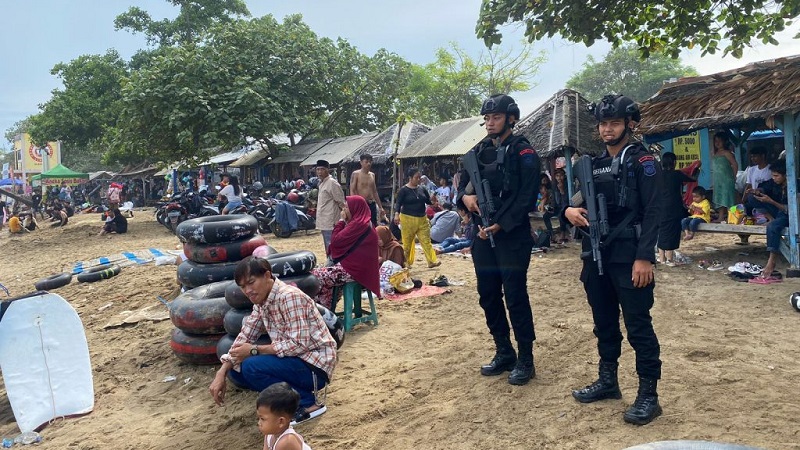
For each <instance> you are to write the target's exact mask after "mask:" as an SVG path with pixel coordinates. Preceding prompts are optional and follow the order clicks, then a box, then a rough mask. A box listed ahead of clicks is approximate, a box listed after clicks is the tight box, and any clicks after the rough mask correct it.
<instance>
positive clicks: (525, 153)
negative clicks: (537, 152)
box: [519, 148, 534, 156]
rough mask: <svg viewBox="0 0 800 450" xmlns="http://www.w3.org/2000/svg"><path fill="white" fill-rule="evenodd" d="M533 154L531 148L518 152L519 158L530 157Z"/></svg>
mask: <svg viewBox="0 0 800 450" xmlns="http://www.w3.org/2000/svg"><path fill="white" fill-rule="evenodd" d="M533 153H534V151H533V149H532V148H525V149H522V150H520V152H519V156H524V155H532V154H533Z"/></svg>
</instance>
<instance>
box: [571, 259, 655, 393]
mask: <svg viewBox="0 0 800 450" xmlns="http://www.w3.org/2000/svg"><path fill="white" fill-rule="evenodd" d="M632 270H633V263H630V264H609V263H604V264H603V275H602V276H601V275H599V274H598V273H597V264H596V263H595V262H594V261H592V260H591V259H584V260H583V271H582V272H581V281H582V282H583V288H584V290H586V297H587V298H588V300H589V306H591V307H592V316H593V317H594V335H595V336H597V352H598V353H599V354H600V359H601V360H602V361H608V362H616V361H617V360H618V359H619V356H620V354H621V353H622V332H621V331H620V327H619V313H620V309H621V310H622V318H623V321H624V322H625V329H626V330H627V331H628V342H630V344H631V347H633V350H634V351H635V352H636V373H638V374H639V376H640V377H643V378H651V379H659V378H661V359H660V353H661V347H660V346H659V344H658V338H657V337H656V333H655V330H653V319H652V317H651V316H650V308H652V307H653V301H654V300H653V288H654V287H655V283H650V285H649V286H647V287H643V288H635V287H633V282H632V281H631V273H632Z"/></svg>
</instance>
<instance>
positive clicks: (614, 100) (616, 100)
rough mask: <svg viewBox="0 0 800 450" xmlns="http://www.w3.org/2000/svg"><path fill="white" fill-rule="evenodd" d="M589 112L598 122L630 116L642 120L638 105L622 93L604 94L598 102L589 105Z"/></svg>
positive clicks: (634, 119)
mask: <svg viewBox="0 0 800 450" xmlns="http://www.w3.org/2000/svg"><path fill="white" fill-rule="evenodd" d="M589 112H591V113H592V114H593V115H594V118H595V119H597V121H598V122H602V121H604V120H610V119H627V118H630V119H631V120H633V121H635V122H639V121H641V120H642V115H641V114H640V112H639V105H637V104H636V102H635V101H633V100H632V99H631V98H630V97H626V96H624V95H606V96H605V97H603V99H602V100H600V103H599V104H597V103H592V104H591V105H589Z"/></svg>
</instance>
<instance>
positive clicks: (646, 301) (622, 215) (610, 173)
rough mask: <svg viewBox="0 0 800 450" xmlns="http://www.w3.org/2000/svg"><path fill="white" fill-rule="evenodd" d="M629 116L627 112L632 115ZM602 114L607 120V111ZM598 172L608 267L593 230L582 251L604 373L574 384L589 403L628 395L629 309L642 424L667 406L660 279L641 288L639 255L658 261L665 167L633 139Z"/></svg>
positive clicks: (599, 162)
mask: <svg viewBox="0 0 800 450" xmlns="http://www.w3.org/2000/svg"><path fill="white" fill-rule="evenodd" d="M619 98H622V99H627V98H626V97H606V98H604V99H603V102H606V101H607V100H608V102H609V104H611V103H613V102H614V101H615V100H617V103H616V104H619V101H618V99H619ZM628 101H630V100H628ZM630 103H631V104H633V105H635V103H633V102H632V101H630ZM623 104H624V100H623ZM636 114H637V115H638V109H636ZM617 117H619V116H617ZM623 117H626V120H627V116H623ZM603 119H604V118H603ZM598 120H602V119H601V117H600V116H598ZM636 120H637V121H638V117H637V118H636ZM626 127H627V122H626ZM624 136H625V134H623V136H622V137H624ZM592 173H593V178H594V181H595V183H596V184H595V189H596V194H597V196H596V197H595V198H594V199H590V201H597V198H598V197H600V195H599V194H604V196H605V199H606V201H607V211H608V222H609V228H610V231H609V233H608V234H607V235H605V236H604V237H603V239H602V245H601V254H602V265H603V275H600V274H599V271H598V265H597V263H596V262H595V261H594V260H593V255H592V251H591V250H592V247H591V241H590V239H589V237H586V236H585V237H584V238H583V242H582V246H583V252H582V253H581V258H582V259H583V270H582V271H581V281H582V282H583V286H584V289H585V291H586V296H587V298H588V301H589V305H590V306H591V308H592V317H593V319H594V334H595V336H597V350H598V353H599V355H600V367H599V372H600V376H599V379H598V380H597V381H596V382H595V383H593V384H591V385H589V386H587V387H586V388H584V389H581V390H577V391H573V396H574V397H575V398H576V399H577V400H578V401H580V402H583V403H589V402H594V401H597V400H603V399H607V398H616V399H619V398H621V396H622V394H621V392H620V390H619V385H618V383H617V367H618V364H617V360H618V359H619V356H620V353H621V351H622V332H621V330H620V326H619V314H620V309H621V310H622V316H623V320H624V322H625V328H626V329H627V332H628V341H629V342H630V344H631V346H632V347H633V349H634V351H635V352H636V372H637V374H638V375H639V379H640V383H639V395H638V396H637V399H636V402H635V403H634V406H632V407H631V409H630V410H628V412H626V414H625V420H626V421H627V422H630V423H636V424H640V425H641V424H644V423H648V422H650V421H651V420H652V419H653V418H655V416H657V415H659V414H660V413H661V408H660V406H659V405H658V396H657V394H656V384H657V380H658V379H660V378H661V360H660V359H659V354H660V347H659V344H658V339H657V337H656V334H655V331H654V330H653V324H652V318H651V316H650V308H652V306H653V288H654V287H655V283H654V282H651V283H650V284H649V285H647V286H645V287H641V288H637V287H635V286H634V285H633V280H632V272H633V263H634V261H635V260H644V261H648V262H650V263H654V262H655V250H654V249H655V245H656V241H657V239H658V215H659V213H658V206H659V203H658V195H659V189H660V186H661V167H660V164H658V162H657V161H656V160H655V158H654V157H653V155H651V154H650V153H649V152H648V151H647V150H646V149H645V148H644V146H643V145H642V144H641V143H638V142H634V143H630V144H626V145H625V147H623V149H622V150H621V151H620V152H619V153H618V154H617V155H616V157H612V156H611V155H609V153H608V152H607V151H606V152H605V153H604V154H603V155H601V156H600V157H597V158H594V159H593V160H592ZM565 211H566V209H565ZM562 214H563V213H562Z"/></svg>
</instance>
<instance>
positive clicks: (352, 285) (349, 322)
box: [331, 281, 378, 331]
mask: <svg viewBox="0 0 800 450" xmlns="http://www.w3.org/2000/svg"><path fill="white" fill-rule="evenodd" d="M340 289H341V290H342V292H343V295H342V300H343V301H344V311H343V312H338V313H337V312H336V300H337V298H338V297H339V290H340ZM362 290H364V287H363V286H361V285H360V284H359V283H357V282H355V281H351V282H349V283H345V285H344V286H343V287H339V286H337V287H335V288H333V303H332V307H331V310H332V311H333V312H334V313H335V314H336V315H337V316H339V317H341V318H342V320H343V321H344V331H350V330H352V329H353V326H354V325H356V324H359V323H367V322H372V325H374V326H376V327H377V326H378V310H377V309H376V308H375V299H374V298H373V297H372V292H370V291H367V297H369V314H366V315H365V313H366V312H367V311H364V310H363V309H362V308H361V291H362Z"/></svg>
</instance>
